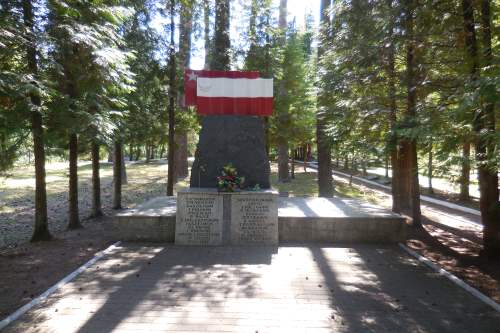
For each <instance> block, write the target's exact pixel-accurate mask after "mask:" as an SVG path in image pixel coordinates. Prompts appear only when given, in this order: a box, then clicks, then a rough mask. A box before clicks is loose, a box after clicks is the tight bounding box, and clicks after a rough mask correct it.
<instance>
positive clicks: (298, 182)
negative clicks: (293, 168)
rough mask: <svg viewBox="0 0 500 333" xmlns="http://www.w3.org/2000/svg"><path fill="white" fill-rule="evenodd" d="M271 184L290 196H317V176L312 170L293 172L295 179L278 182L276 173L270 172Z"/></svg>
mask: <svg viewBox="0 0 500 333" xmlns="http://www.w3.org/2000/svg"><path fill="white" fill-rule="evenodd" d="M271 186H272V187H273V188H275V189H277V190H278V191H279V192H288V194H289V196H291V197H317V196H318V177H317V174H316V173H315V172H314V173H313V172H307V173H306V172H295V179H292V180H291V181H290V182H288V183H280V182H278V173H277V172H271Z"/></svg>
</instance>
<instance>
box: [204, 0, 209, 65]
mask: <svg viewBox="0 0 500 333" xmlns="http://www.w3.org/2000/svg"><path fill="white" fill-rule="evenodd" d="M203 40H204V42H205V65H204V66H203V68H204V69H210V58H211V47H210V0H203Z"/></svg>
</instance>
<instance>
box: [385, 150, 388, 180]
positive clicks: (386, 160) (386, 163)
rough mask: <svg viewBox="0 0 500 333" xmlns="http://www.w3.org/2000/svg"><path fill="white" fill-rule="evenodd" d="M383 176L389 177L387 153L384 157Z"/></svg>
mask: <svg viewBox="0 0 500 333" xmlns="http://www.w3.org/2000/svg"><path fill="white" fill-rule="evenodd" d="M384 177H385V178H389V155H388V154H387V153H386V154H385V157H384Z"/></svg>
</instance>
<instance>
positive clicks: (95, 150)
mask: <svg viewBox="0 0 500 333" xmlns="http://www.w3.org/2000/svg"><path fill="white" fill-rule="evenodd" d="M91 153H92V214H91V216H92V217H98V216H102V215H103V214H102V206H101V179H100V176H99V168H100V165H99V143H98V142H97V141H93V142H92V151H91Z"/></svg>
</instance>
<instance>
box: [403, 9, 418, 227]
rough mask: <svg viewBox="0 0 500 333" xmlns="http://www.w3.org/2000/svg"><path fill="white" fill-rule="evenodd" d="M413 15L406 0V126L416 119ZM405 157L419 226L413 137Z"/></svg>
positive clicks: (413, 205) (413, 206) (415, 156)
mask: <svg viewBox="0 0 500 333" xmlns="http://www.w3.org/2000/svg"><path fill="white" fill-rule="evenodd" d="M414 15H415V3H414V0H406V8H405V21H406V22H405V23H406V80H407V97H406V115H405V116H406V122H407V123H408V126H410V127H414V126H416V125H415V121H416V103H417V84H416V73H415V69H416V67H417V64H416V61H415V40H414V39H415V36H414V24H415V23H414ZM405 141H407V144H406V145H405V146H404V147H405V148H406V158H407V163H406V165H405V167H406V168H407V169H406V171H407V172H408V173H409V175H408V176H409V178H408V181H409V184H408V185H409V188H410V192H409V193H410V198H409V199H410V200H409V205H410V214H411V217H412V219H413V225H414V226H421V220H420V217H421V214H420V187H419V182H418V161H417V142H416V139H415V138H410V139H406V140H405Z"/></svg>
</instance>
